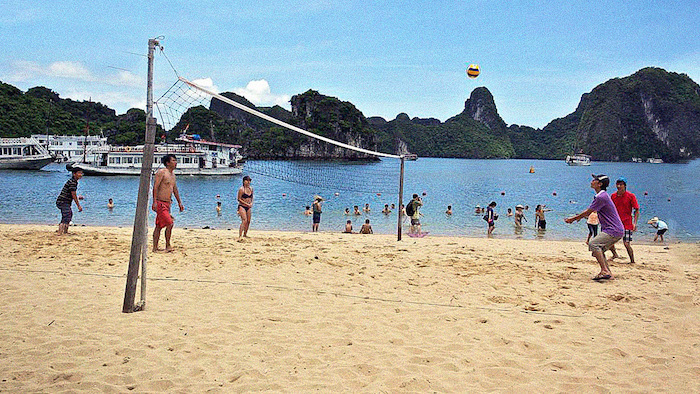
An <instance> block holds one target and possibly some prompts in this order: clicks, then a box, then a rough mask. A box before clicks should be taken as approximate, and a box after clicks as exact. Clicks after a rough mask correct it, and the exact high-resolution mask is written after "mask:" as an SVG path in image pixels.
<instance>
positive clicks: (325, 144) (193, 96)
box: [154, 77, 400, 194]
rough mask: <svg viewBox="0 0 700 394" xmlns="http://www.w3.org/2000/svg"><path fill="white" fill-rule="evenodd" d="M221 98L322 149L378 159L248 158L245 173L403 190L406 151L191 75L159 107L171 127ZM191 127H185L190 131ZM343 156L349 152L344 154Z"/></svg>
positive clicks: (328, 186)
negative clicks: (307, 122) (301, 123)
mask: <svg viewBox="0 0 700 394" xmlns="http://www.w3.org/2000/svg"><path fill="white" fill-rule="evenodd" d="M214 99H216V100H218V101H221V102H223V103H225V104H227V105H230V106H232V107H235V108H238V109H240V110H242V111H245V112H247V113H249V114H251V115H254V116H257V117H259V118H262V119H265V120H267V121H269V122H271V123H273V124H275V125H278V126H281V127H282V129H281V130H284V133H285V134H286V133H289V134H293V135H294V136H296V138H301V139H302V143H303V144H305V145H306V146H310V147H313V148H314V150H316V151H320V152H330V153H342V151H344V150H350V151H353V152H356V153H357V154H358V155H360V156H363V157H365V158H367V157H369V158H371V159H373V160H353V161H348V160H345V161H344V160H252V159H251V160H247V161H246V162H245V164H244V167H243V172H244V173H253V174H257V175H263V176H267V177H271V178H275V179H280V180H283V181H287V182H292V183H296V184H302V185H308V186H315V187H318V188H322V189H325V190H329V191H335V190H338V191H341V190H342V191H352V192H360V193H387V194H397V193H398V181H399V165H398V164H399V161H398V160H397V159H399V158H400V156H397V155H392V154H387V153H382V152H376V151H372V150H368V149H363V148H359V147H356V146H353V145H349V144H346V143H342V142H339V141H335V140H333V139H330V138H327V137H324V136H320V135H317V134H314V133H311V132H309V131H307V130H304V129H301V128H299V127H297V126H294V125H290V124H288V123H286V122H283V121H281V120H278V119H276V118H273V117H271V116H269V115H267V114H264V113H262V112H260V111H257V110H255V109H252V108H249V107H247V106H245V105H243V104H241V103H238V102H236V101H233V100H231V99H229V98H228V97H225V96H222V95H220V94H218V93H215V92H212V91H210V90H208V89H205V88H203V87H201V86H199V85H197V84H195V83H192V82H190V81H188V80H186V79H185V78H182V77H178V80H177V81H176V82H175V83H174V84H173V85H172V86H171V87H170V88H169V89H168V90H167V91H166V92H165V93H164V94H163V96H161V97H160V98H159V99H158V100H157V101H156V102H155V103H154V107H155V109H156V111H157V113H158V119H159V123H160V124H161V125H162V126H163V128H164V129H165V130H168V131H170V130H173V129H174V128H176V127H178V125H180V126H179V127H181V128H182V127H183V126H182V123H181V122H180V120H181V118H182V116H183V114H185V113H186V112H187V111H188V110H190V109H191V108H195V107H198V106H201V107H203V108H205V109H211V107H212V101H213V100H214ZM185 130H186V128H184V129H181V130H179V131H180V132H183V131H185ZM340 156H343V155H342V154H341V155H340Z"/></svg>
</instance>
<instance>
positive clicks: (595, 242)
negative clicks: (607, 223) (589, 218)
mask: <svg viewBox="0 0 700 394" xmlns="http://www.w3.org/2000/svg"><path fill="white" fill-rule="evenodd" d="M620 238H622V237H613V236H612V235H610V234H606V233H604V232H602V231H601V232H599V233H598V235H596V236H595V237H593V239H591V240H590V242H589V243H588V250H590V251H591V252H595V251H598V250H600V251H601V252H605V251H606V250H608V249H609V248H610V247H611V246H612V245H613V244H614V243H615V242H617V241H619V240H620Z"/></svg>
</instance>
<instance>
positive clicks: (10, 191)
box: [0, 158, 700, 241]
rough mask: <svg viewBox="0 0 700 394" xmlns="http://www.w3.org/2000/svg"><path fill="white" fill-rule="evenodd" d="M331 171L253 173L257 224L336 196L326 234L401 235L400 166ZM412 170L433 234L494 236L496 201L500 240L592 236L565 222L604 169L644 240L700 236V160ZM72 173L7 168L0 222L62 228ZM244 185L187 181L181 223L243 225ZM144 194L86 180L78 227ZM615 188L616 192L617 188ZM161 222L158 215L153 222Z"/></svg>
mask: <svg viewBox="0 0 700 394" xmlns="http://www.w3.org/2000/svg"><path fill="white" fill-rule="evenodd" d="M251 165H252V164H251ZM278 165H283V166H287V167H294V166H296V165H297V164H295V163H294V162H281V163H278ZM328 166H329V165H328V164H326V167H328ZM530 166H534V168H535V170H536V171H535V173H534V174H530V173H528V170H529V168H530ZM273 167H274V165H273ZM330 167H331V169H333V168H335V169H336V170H337V173H338V174H340V176H341V178H332V179H331V180H332V181H333V182H335V183H338V184H339V186H338V188H337V190H334V189H333V187H329V188H325V189H321V188H318V187H313V186H307V185H303V184H299V183H291V182H287V181H283V180H279V179H276V178H272V177H267V176H261V175H256V174H251V175H252V177H253V187H254V189H255V206H254V211H253V221H252V226H251V228H252V229H263V230H297V231H308V230H310V228H311V218H310V217H307V216H304V215H303V214H302V212H303V209H304V206H306V205H311V203H312V198H313V196H314V195H315V194H320V195H322V196H323V197H324V198H326V200H327V201H326V202H325V203H324V206H323V216H322V221H321V226H320V229H321V231H341V230H342V228H343V225H344V223H345V221H346V220H347V219H348V218H349V219H351V220H352V221H353V227H354V228H355V229H359V227H360V226H361V224H362V223H364V220H365V219H370V220H371V223H372V226H373V228H374V231H375V233H396V226H397V217H396V215H395V212H396V211H394V213H393V214H391V215H388V216H387V215H384V214H382V213H381V212H380V211H381V209H382V208H383V206H384V204H391V203H394V204H396V203H397V200H398V186H397V185H398V183H396V184H395V185H392V184H389V185H387V184H382V185H376V184H373V179H377V176H378V175H377V174H380V173H382V174H384V175H387V174H391V175H392V176H393V174H398V165H397V161H395V160H384V161H382V162H380V163H374V164H366V165H362V164H360V165H358V164H357V163H354V164H342V163H336V164H330ZM405 169H406V176H405V186H404V201H408V200H409V199H410V197H411V195H412V194H413V193H418V194H421V195H422V194H423V193H425V196H423V201H424V204H425V206H424V207H423V209H422V213H423V214H424V217H423V219H422V223H423V229H424V231H429V232H430V233H431V234H436V235H468V236H481V235H484V234H485V232H486V223H485V222H484V221H483V220H482V219H481V216H482V215H475V214H474V213H473V212H474V206H476V205H481V206H486V205H487V204H488V203H489V202H490V201H495V202H496V203H497V204H498V206H497V207H496V211H497V213H499V214H500V218H499V220H498V221H497V222H496V230H495V233H494V234H495V235H496V236H498V237H507V238H535V237H544V238H545V239H582V238H585V236H586V234H587V229H586V224H585V222H584V221H581V222H579V223H578V224H571V225H568V224H565V223H563V219H564V218H565V217H567V216H570V215H572V214H575V213H578V212H580V211H582V210H584V209H585V208H586V207H587V206H588V204H589V203H590V201H591V200H592V198H593V191H592V190H591V189H590V187H589V184H590V174H591V173H592V172H594V173H596V174H599V173H604V174H607V175H609V176H610V177H611V178H612V179H616V178H617V177H619V176H624V177H626V178H627V180H628V186H629V190H630V191H631V192H633V193H635V194H636V195H637V199H638V200H639V203H640V205H641V217H640V231H639V233H638V234H637V235H636V238H637V240H640V241H642V240H650V239H651V238H652V237H653V233H654V232H653V230H652V229H651V227H649V226H648V225H646V222H647V221H648V220H649V219H650V218H651V217H653V216H658V217H659V218H660V219H661V220H664V221H666V222H667V223H668V225H669V228H670V229H669V232H668V233H667V234H668V237H667V238H668V239H669V240H684V241H697V240H700V224H699V223H698V218H700V204H699V203H700V177H699V175H700V160H695V161H692V162H690V163H686V164H647V163H608V162H595V163H593V164H592V165H591V166H590V167H569V166H566V165H565V164H564V162H563V161H547V160H464V159H433V158H421V159H419V160H417V161H413V162H406V167H405ZM346 170H350V171H351V172H348V171H346ZM345 173H347V174H352V175H350V176H352V177H355V179H365V180H366V183H365V184H366V185H367V190H368V192H366V193H360V192H348V191H343V190H342V189H343V188H342V187H341V184H342V183H343V182H342V180H341V181H339V180H337V179H342V176H344V175H343V174H345ZM244 174H246V171H245V170H244ZM336 175H337V174H336ZM68 177H69V173H68V172H67V171H66V170H65V168H64V167H63V166H61V165H57V164H52V165H50V166H48V167H45V168H44V169H43V170H41V171H0V186H1V187H0V222H3V223H46V224H53V223H57V222H58V221H59V219H60V213H59V211H58V209H57V208H56V207H55V205H54V203H55V199H56V196H57V195H58V193H59V191H60V190H61V187H62V186H63V184H64V183H65V181H66V180H67V178H68ZM333 182H331V183H333ZM240 184H241V177H240V176H237V177H232V178H200V177H184V176H183V177H179V178H178V187H179V190H180V194H181V196H182V199H183V203H184V205H185V207H186V210H185V211H184V212H174V216H175V218H176V221H175V223H176V226H177V227H192V228H197V227H204V226H210V227H214V228H232V229H237V228H238V225H239V220H238V217H237V215H236V202H235V195H236V191H237V189H238V187H239V186H240ZM375 186H376V187H375ZM137 190H138V178H137V177H84V178H83V179H82V180H81V181H80V184H79V187H78V194H80V195H83V196H84V197H85V200H84V202H83V206H84V210H83V212H80V213H78V212H77V210H75V209H74V211H75V214H74V223H75V224H78V225H82V224H84V225H109V226H131V225H132V223H133V219H134V211H135V207H136V195H137ZM377 190H381V195H377V193H376V191H377ZM613 190H614V187H611V188H610V191H611V192H612V191H613ZM645 192H646V195H645ZM336 193H338V195H337V196H336V195H335V194H336ZM502 193H503V194H502ZM554 193H556V195H554ZM217 194H218V195H220V197H221V198H220V201H221V202H222V206H223V211H222V215H221V216H217V213H216V209H215V207H216V201H217V199H216V195H217ZM110 197H111V198H113V199H114V201H115V204H116V207H115V208H114V210H113V211H109V210H108V209H107V207H106V206H107V199H108V198H110ZM365 203H369V204H370V207H371V208H372V211H371V212H370V213H369V214H365V213H363V215H361V216H357V217H355V216H350V217H346V216H344V215H343V210H344V209H345V208H346V207H349V208H350V209H351V210H352V206H353V205H359V206H360V207H362V206H364V204H365ZM516 204H523V205H529V207H530V210H529V211H526V217H527V220H528V222H527V223H526V227H525V230H524V231H523V233H522V234H515V232H514V228H513V225H512V219H511V218H508V217H507V216H506V209H507V208H508V207H514V206H515V205H516ZM537 204H546V205H547V207H548V208H551V209H552V211H551V212H547V214H546V215H547V225H548V229H547V231H546V232H545V233H544V234H540V233H537V232H536V231H535V230H534V207H535V206H536V205H537ZM447 205H452V209H453V211H454V213H453V215H451V216H448V215H445V210H446V208H447ZM153 221H154V214H153V212H151V216H150V223H151V225H152V224H153ZM406 228H407V227H404V230H405V229H406Z"/></svg>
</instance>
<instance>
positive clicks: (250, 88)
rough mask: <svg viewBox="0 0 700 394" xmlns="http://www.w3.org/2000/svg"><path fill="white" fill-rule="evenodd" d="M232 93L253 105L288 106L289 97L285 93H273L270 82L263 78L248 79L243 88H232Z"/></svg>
mask: <svg viewBox="0 0 700 394" xmlns="http://www.w3.org/2000/svg"><path fill="white" fill-rule="evenodd" d="M234 93H236V94H238V95H241V96H243V97H245V98H246V99H248V100H249V101H250V102H251V103H253V104H255V105H263V106H267V105H280V106H283V107H289V100H290V97H289V96H288V95H286V94H273V93H272V91H271V89H270V84H269V83H267V81H266V80H264V79H260V80H254V81H250V82H248V85H246V87H245V88H237V89H234Z"/></svg>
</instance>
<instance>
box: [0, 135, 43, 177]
mask: <svg viewBox="0 0 700 394" xmlns="http://www.w3.org/2000/svg"><path fill="white" fill-rule="evenodd" d="M53 160H54V157H53V156H51V154H50V153H49V151H48V150H47V149H46V148H45V147H43V146H42V145H41V144H40V143H39V141H37V140H36V139H34V138H0V169H12V170H39V169H42V168H44V167H45V166H46V165H47V164H49V163H51V162H52V161H53Z"/></svg>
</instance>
